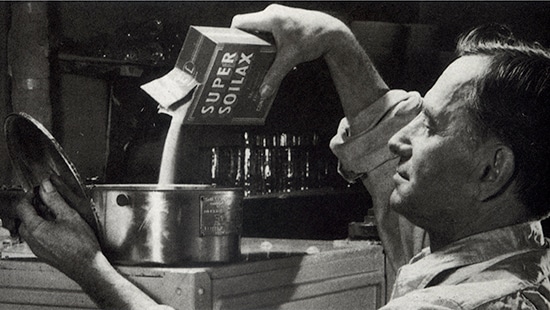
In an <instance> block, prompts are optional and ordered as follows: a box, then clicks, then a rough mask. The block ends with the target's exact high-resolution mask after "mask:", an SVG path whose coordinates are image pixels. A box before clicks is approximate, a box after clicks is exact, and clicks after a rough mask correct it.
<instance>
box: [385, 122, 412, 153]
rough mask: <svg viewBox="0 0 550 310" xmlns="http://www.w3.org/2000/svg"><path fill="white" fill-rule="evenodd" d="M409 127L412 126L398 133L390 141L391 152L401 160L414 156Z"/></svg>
mask: <svg viewBox="0 0 550 310" xmlns="http://www.w3.org/2000/svg"><path fill="white" fill-rule="evenodd" d="M409 127H410V124H409V125H407V126H405V127H403V128H401V130H399V131H398V132H397V133H395V134H394V135H393V136H392V137H391V138H390V140H388V146H389V148H390V151H391V152H392V153H394V154H396V155H398V156H399V157H401V159H407V158H409V157H411V155H412V145H411V140H410V136H409V131H410V130H409Z"/></svg>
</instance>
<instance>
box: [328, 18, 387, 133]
mask: <svg viewBox="0 0 550 310" xmlns="http://www.w3.org/2000/svg"><path fill="white" fill-rule="evenodd" d="M333 39H334V44H333V46H332V48H331V49H330V50H329V51H328V52H327V53H326V54H325V60H326V62H327V64H328V66H329V69H330V73H331V76H332V79H333V81H334V85H335V86H336V89H337V91H338V94H339V96H340V101H341V103H342V107H343V109H344V114H345V115H346V117H347V118H348V120H349V121H350V127H351V130H353V127H354V118H355V116H357V114H358V113H359V112H360V111H362V110H363V109H365V108H366V107H367V106H369V105H370V104H372V103H374V102H375V101H376V100H377V99H378V98H380V97H382V96H383V95H384V94H385V93H386V92H388V90H389V89H388V86H387V85H386V83H385V82H384V80H382V77H381V76H380V74H378V71H376V68H375V67H374V64H373V63H372V62H371V60H370V58H369V57H368V56H367V54H366V53H365V51H364V50H363V48H362V47H361V45H360V44H359V42H357V40H356V39H355V37H354V35H353V33H352V32H351V31H350V30H349V29H348V30H347V31H341V32H340V33H338V34H336V35H334V36H333Z"/></svg>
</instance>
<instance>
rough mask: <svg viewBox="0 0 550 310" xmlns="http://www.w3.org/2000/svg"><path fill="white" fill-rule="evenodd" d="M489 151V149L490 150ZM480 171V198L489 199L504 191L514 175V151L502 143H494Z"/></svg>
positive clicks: (480, 199) (482, 199) (481, 199)
mask: <svg viewBox="0 0 550 310" xmlns="http://www.w3.org/2000/svg"><path fill="white" fill-rule="evenodd" d="M488 151H489V150H488ZM487 155H488V156H489V157H488V158H487V159H488V160H487V161H486V162H485V165H484V167H483V172H482V173H480V180H479V181H480V182H479V189H478V193H477V194H478V200H479V201H487V200H489V199H491V198H492V197H495V196H497V195H499V194H500V193H502V192H504V191H505V190H506V189H507V188H508V186H509V184H510V182H511V181H512V177H513V175H514V169H515V161H514V152H512V150H511V149H510V148H509V147H507V146H505V145H502V144H499V145H494V146H493V147H492V148H491V150H490V151H489V154H487Z"/></svg>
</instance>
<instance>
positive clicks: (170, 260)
mask: <svg viewBox="0 0 550 310" xmlns="http://www.w3.org/2000/svg"><path fill="white" fill-rule="evenodd" d="M91 195H92V201H93V204H94V205H95V209H96V210H97V214H98V220H99V223H100V225H99V226H100V227H101V228H102V232H101V236H100V239H101V244H102V247H103V251H104V252H105V254H106V255H107V257H108V258H109V259H110V260H111V261H114V262H117V263H120V264H149V263H152V264H163V265H177V264H181V263H185V262H230V261H234V260H237V259H239V258H240V237H241V231H242V200H243V192H242V190H240V189H236V188H217V187H214V186H208V185H162V186H161V185H156V184H152V185H146V184H145V185H141V184H139V185H137V184H130V185H124V184H120V185H96V186H94V187H92V188H91Z"/></svg>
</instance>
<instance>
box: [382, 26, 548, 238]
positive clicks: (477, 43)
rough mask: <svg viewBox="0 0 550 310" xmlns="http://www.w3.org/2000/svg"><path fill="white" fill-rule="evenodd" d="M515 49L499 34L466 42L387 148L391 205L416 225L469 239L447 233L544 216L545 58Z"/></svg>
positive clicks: (481, 33) (480, 34)
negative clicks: (392, 164) (394, 160)
mask: <svg viewBox="0 0 550 310" xmlns="http://www.w3.org/2000/svg"><path fill="white" fill-rule="evenodd" d="M495 29H496V30H497V31H496V32H495ZM488 32H492V33H493V35H489V34H488ZM495 33H496V35H495ZM519 45H521V44H520V43H518V42H517V41H515V40H514V39H513V37H512V36H511V34H510V33H509V32H507V31H506V29H505V28H495V27H485V28H484V29H481V28H480V29H476V30H474V31H472V32H470V33H469V34H468V35H466V36H464V37H463V38H462V39H461V40H460V42H459V56H460V57H459V58H458V59H457V60H456V61H454V62H453V63H452V64H451V65H450V66H449V67H448V68H447V69H446V70H445V72H444V73H443V74H442V75H441V77H440V78H439V79H438V81H437V82H436V84H435V85H434V86H433V88H432V89H431V90H430V91H429V92H428V93H427V94H426V96H425V98H424V103H423V110H422V112H421V113H420V114H419V115H418V116H417V117H416V118H415V119H414V120H413V121H411V123H410V124H408V125H407V126H406V127H404V128H403V129H402V130H401V131H399V132H398V133H397V134H396V135H395V136H394V137H392V139H391V140H390V142H389V145H390V149H391V150H392V151H393V152H395V153H396V154H398V155H399V156H400V163H399V165H398V168H397V173H396V175H395V178H394V179H395V183H396V188H395V190H394V191H393V193H392V196H391V204H392V206H393V207H394V209H395V210H396V211H397V212H399V213H401V214H403V215H405V216H406V217H407V218H409V219H410V220H411V221H412V222H414V223H415V224H417V225H420V226H422V227H424V228H426V229H428V230H433V231H446V230H449V233H450V234H460V233H462V234H466V233H467V232H458V231H452V230H453V229H455V230H468V229H472V230H473V231H472V232H475V230H476V229H479V228H472V227H468V226H469V225H470V224H469V223H471V226H475V225H476V223H479V226H483V222H484V221H485V222H488V221H490V219H488V218H486V217H488V216H493V217H494V216H495V215H498V214H499V213H498V212H501V213H500V214H504V215H505V216H503V217H502V218H503V219H504V218H505V217H508V219H509V220H511V221H516V222H518V221H525V220H528V219H532V218H536V217H538V218H540V217H542V216H544V215H546V213H547V210H546V209H545V208H542V207H541V205H540V202H541V201H545V202H547V203H548V202H549V199H548V193H549V192H550V190H548V173H549V171H548V164H547V163H546V161H547V159H549V158H550V156H549V149H550V147H549V142H548V141H546V140H547V139H548V138H547V137H548V133H549V130H548V128H549V123H550V112H549V110H550V103H549V102H548V100H549V94H548V92H549V88H550V85H549V84H550V82H549V80H548V79H549V75H550V57H548V55H547V54H546V53H545V52H544V51H542V50H540V51H536V49H535V48H532V50H531V49H530V48H529V49H528V48H526V47H524V46H523V45H522V47H521V48H520V47H518V46H519ZM523 48H525V49H528V50H526V51H523V50H522V49H523ZM535 169H536V170H537V172H536V173H535V172H534V170H535ZM533 174H535V176H533V177H534V179H533V180H536V181H535V182H533V181H532V179H531V177H532V175H533ZM522 206H526V207H527V209H524V208H523V207H522ZM526 210H527V211H526ZM495 225H496V224H495ZM485 226H487V225H485ZM488 228H490V227H488Z"/></svg>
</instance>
